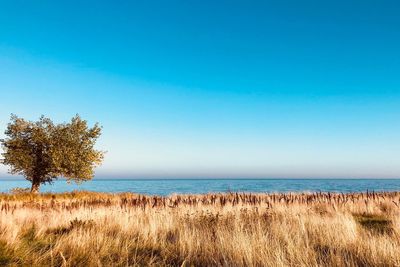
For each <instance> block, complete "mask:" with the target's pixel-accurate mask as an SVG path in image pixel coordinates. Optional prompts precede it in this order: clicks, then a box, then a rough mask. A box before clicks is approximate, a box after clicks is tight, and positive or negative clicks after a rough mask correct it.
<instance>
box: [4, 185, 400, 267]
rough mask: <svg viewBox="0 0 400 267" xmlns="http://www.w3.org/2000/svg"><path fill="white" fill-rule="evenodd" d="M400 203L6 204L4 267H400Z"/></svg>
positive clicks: (38, 199)
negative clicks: (150, 266) (149, 266)
mask: <svg viewBox="0 0 400 267" xmlns="http://www.w3.org/2000/svg"><path fill="white" fill-rule="evenodd" d="M399 206H400V193H371V192H370V193H363V194H328V193H318V194H317V193H315V194H241V193H238V194H236V193H230V194H209V195H176V196H169V197H165V198H164V197H151V196H141V195H135V194H105V193H90V192H73V193H63V194H39V195H32V194H27V193H19V194H1V195H0V266H20V265H23V266H135V265H136V266H143V265H145V266H147V265H155V266H400V217H399V215H400V208H399Z"/></svg>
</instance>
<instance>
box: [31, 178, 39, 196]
mask: <svg viewBox="0 0 400 267" xmlns="http://www.w3.org/2000/svg"><path fill="white" fill-rule="evenodd" d="M39 187H40V182H38V181H35V180H33V181H32V187H31V193H35V194H37V193H39Z"/></svg>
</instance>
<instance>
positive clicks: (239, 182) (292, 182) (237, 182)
mask: <svg viewBox="0 0 400 267" xmlns="http://www.w3.org/2000/svg"><path fill="white" fill-rule="evenodd" d="M15 187H20V188H26V187H30V183H29V182H28V181H26V180H19V179H0V192H9V191H10V190H11V189H12V188H15ZM73 190H88V191H98V192H112V193H117V192H136V193H142V194H150V195H170V194H173V193H178V194H179V193H193V194H200V193H209V192H229V191H232V192H238V191H239V192H318V191H323V192H327V191H330V192H345V193H347V192H361V191H367V190H370V191H372V190H375V191H400V179H197V180H194V179H94V180H92V181H89V182H85V183H82V184H80V185H77V184H75V183H70V184H68V183H66V182H65V180H58V181H56V182H55V183H53V184H52V185H43V186H42V187H41V192H66V191H73Z"/></svg>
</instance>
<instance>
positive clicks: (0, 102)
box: [0, 1, 400, 178]
mask: <svg viewBox="0 0 400 267" xmlns="http://www.w3.org/2000/svg"><path fill="white" fill-rule="evenodd" d="M216 2H217V1H154V2H150V1H84V3H82V1H40V2H38V1H0V25H1V26H0V93H1V98H0V129H5V126H6V123H7V121H8V120H9V115H10V113H15V114H17V115H19V116H22V117H26V118H28V119H37V118H38V117H39V116H40V115H41V114H44V115H47V116H49V117H51V118H53V119H54V120H55V121H59V122H62V121H66V120H68V119H69V118H70V117H72V116H73V115H74V114H76V113H79V114H80V115H81V116H82V117H84V118H85V119H87V120H89V122H90V123H94V122H96V121H98V122H100V124H102V125H103V127H104V133H103V136H102V138H101V140H100V141H99V144H98V147H99V148H101V149H104V150H107V151H108V152H107V155H106V158H105V162H104V164H103V166H102V167H101V168H99V169H98V171H97V176H98V177H133V178H138V177H142V178H147V177H153V178H163V177H170V178H172V177H173V178H181V177H191V178H200V177H226V178H228V177H257V178H261V177H266V178H272V177H273V178H279V177H294V178H297V177H309V178H315V177H321V178H329V177H337V178H346V177H347V178H356V177H382V178H392V177H400V156H399V151H400V138H399V137H400V131H399V130H400V126H399V121H400V120H399V119H400V105H399V104H400V49H399V47H400V29H399V28H400V16H398V14H399V13H400V4H399V3H398V2H397V3H396V1H379V2H378V1H331V2H327V1H218V3H216ZM2 132H3V130H1V134H0V136H2ZM0 176H7V174H6V168H5V167H4V166H1V167H0Z"/></svg>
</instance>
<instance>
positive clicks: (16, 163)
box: [0, 115, 104, 192]
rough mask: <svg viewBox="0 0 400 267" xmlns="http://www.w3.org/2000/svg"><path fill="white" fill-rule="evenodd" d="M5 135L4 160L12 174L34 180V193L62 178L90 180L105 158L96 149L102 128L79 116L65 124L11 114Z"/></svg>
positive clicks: (3, 142)
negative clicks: (89, 123) (42, 185)
mask: <svg viewBox="0 0 400 267" xmlns="http://www.w3.org/2000/svg"><path fill="white" fill-rule="evenodd" d="M5 135H6V138H4V139H1V140H0V142H1V144H2V147H3V151H4V152H3V153H2V156H3V159H2V160H1V161H2V163H3V164H5V165H8V166H9V172H10V173H11V174H19V175H23V176H24V177H25V178H26V179H27V180H29V181H31V182H32V188H31V191H32V192H37V191H38V190H39V187H40V184H43V183H51V182H52V181H53V180H54V179H57V178H58V177H64V178H66V179H67V180H73V181H75V182H81V181H86V180H90V179H92V178H93V176H94V168H95V167H96V166H99V165H100V164H101V162H102V160H103V157H104V152H103V151H99V150H96V149H95V148H94V145H95V143H96V141H97V139H98V138H99V137H100V135H101V127H100V126H99V125H98V124H97V123H96V124H95V125H94V126H93V127H89V126H88V123H87V121H85V120H82V119H81V117H80V116H79V115H76V116H75V117H73V118H72V119H71V121H70V122H68V123H61V124H55V123H53V121H52V120H51V119H49V118H46V117H44V116H42V117H40V119H39V120H38V121H27V120H25V119H22V118H19V117H18V116H16V115H11V121H10V123H9V124H8V126H7V129H6V131H5Z"/></svg>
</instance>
